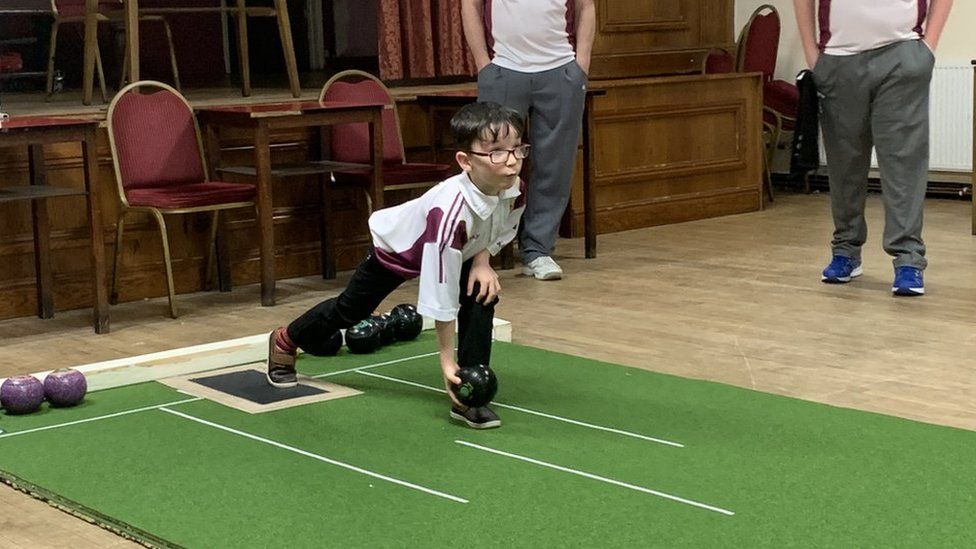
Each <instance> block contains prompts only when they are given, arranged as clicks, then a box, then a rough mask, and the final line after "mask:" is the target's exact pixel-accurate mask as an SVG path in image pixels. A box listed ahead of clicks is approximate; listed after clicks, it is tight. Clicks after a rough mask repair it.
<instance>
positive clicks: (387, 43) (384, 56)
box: [378, 0, 475, 80]
mask: <svg viewBox="0 0 976 549" xmlns="http://www.w3.org/2000/svg"><path fill="white" fill-rule="evenodd" d="M378 34H379V63H380V78H381V79H383V80H400V79H404V78H432V77H438V76H458V75H473V74H474V72H475V70H474V68H475V67H474V61H473V60H472V59H471V56H470V54H469V53H468V47H467V44H466V43H465V42H464V33H463V30H462V28H461V3H460V2H459V1H458V0H380V2H379V33H378Z"/></svg>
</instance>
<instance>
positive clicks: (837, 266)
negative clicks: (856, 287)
mask: <svg viewBox="0 0 976 549" xmlns="http://www.w3.org/2000/svg"><path fill="white" fill-rule="evenodd" d="M862 274H864V271H863V270H862V269H861V260H860V259H851V258H849V257H844V256H842V255H835V256H834V257H833V258H831V259H830V265H827V268H825V269H824V270H823V275H822V276H821V277H820V280H822V281H824V282H826V283H827V284H844V283H847V282H850V281H851V279H852V278H854V277H858V276H861V275H862Z"/></svg>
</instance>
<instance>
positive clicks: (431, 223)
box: [376, 208, 445, 280]
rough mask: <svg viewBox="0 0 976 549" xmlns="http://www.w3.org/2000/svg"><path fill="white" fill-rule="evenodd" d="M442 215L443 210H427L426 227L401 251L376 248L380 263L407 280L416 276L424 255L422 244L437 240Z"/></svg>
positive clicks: (418, 273)
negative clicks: (415, 239) (414, 240)
mask: <svg viewBox="0 0 976 549" xmlns="http://www.w3.org/2000/svg"><path fill="white" fill-rule="evenodd" d="M444 217H445V216H444V211H443V210H441V209H440V208H432V209H431V210H430V211H429V212H427V228H426V229H424V233H423V234H422V235H420V237H418V238H417V241H416V242H414V243H413V245H412V246H410V247H409V248H407V249H406V250H403V251H402V252H387V251H386V250H382V249H380V248H376V259H378V260H379V262H380V264H381V265H383V266H384V267H386V268H387V269H389V270H390V271H392V272H394V273H396V274H398V275H400V276H402V277H403V278H405V279H407V280H409V279H411V278H417V276H419V275H420V264H421V262H422V260H423V257H424V245H426V244H429V243H432V242H437V233H438V232H439V231H440V229H441V221H442V220H443V219H444Z"/></svg>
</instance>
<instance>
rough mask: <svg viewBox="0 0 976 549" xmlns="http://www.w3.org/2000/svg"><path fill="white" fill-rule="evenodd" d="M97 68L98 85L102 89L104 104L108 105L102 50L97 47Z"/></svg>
mask: <svg viewBox="0 0 976 549" xmlns="http://www.w3.org/2000/svg"><path fill="white" fill-rule="evenodd" d="M95 68H96V69H97V71H98V85H99V87H101V89H102V103H108V92H107V91H106V89H105V70H104V68H103V67H102V48H99V47H98V46H96V47H95Z"/></svg>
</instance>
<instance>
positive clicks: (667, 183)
mask: <svg viewBox="0 0 976 549" xmlns="http://www.w3.org/2000/svg"><path fill="white" fill-rule="evenodd" d="M592 85H593V86H602V87H606V88H607V94H606V95H605V96H598V97H596V98H594V113H593V117H594V120H595V127H596V128H595V134H594V143H593V145H592V147H593V150H594V153H595V170H596V178H595V182H594V184H595V185H596V201H597V204H596V207H597V230H598V232H600V233H604V232H614V231H620V230H628V229H634V228H639V227H647V226H652V225H661V224H666V223H676V222H682V221H689V220H693V219H702V218H705V217H713V216H717V215H727V214H731V213H741V212H747V211H754V210H757V209H759V208H761V207H762V202H761V198H762V193H761V187H760V182H761V177H760V170H761V156H760V154H761V145H760V132H759V120H760V119H759V117H760V102H761V88H760V80H759V77H758V76H757V75H742V74H731V75H719V76H706V77H698V76H695V77H671V78H646V79H623V80H613V81H604V82H594V83H592ZM580 171H581V168H580V165H579V159H578V160H577V175H576V178H575V180H574V189H573V193H572V196H571V202H570V209H571V217H572V219H571V220H570V221H569V223H568V226H569V227H570V229H571V230H570V231H569V234H566V236H582V228H583V225H582V223H583V204H582V178H581V177H580V176H579V174H580Z"/></svg>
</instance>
